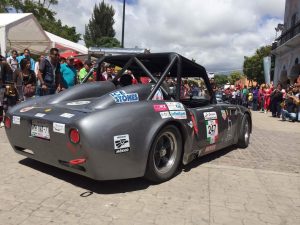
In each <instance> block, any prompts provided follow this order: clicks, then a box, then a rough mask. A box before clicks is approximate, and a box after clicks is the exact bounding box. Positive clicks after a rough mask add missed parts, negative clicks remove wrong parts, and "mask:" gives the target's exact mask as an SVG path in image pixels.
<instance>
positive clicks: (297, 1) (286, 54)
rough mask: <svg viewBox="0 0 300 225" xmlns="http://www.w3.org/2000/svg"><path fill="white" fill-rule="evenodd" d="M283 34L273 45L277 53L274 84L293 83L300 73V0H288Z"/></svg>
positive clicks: (279, 26)
mask: <svg viewBox="0 0 300 225" xmlns="http://www.w3.org/2000/svg"><path fill="white" fill-rule="evenodd" d="M275 29H276V31H279V30H280V31H281V35H280V36H279V37H278V38H277V39H276V41H275V43H273V46H272V54H273V55H275V71H274V84H277V83H278V82H281V83H282V84H284V85H286V84H287V83H293V82H294V80H295V78H297V76H298V75H299V74H300V0H286V2H285V13H284V24H278V27H277V28H275Z"/></svg>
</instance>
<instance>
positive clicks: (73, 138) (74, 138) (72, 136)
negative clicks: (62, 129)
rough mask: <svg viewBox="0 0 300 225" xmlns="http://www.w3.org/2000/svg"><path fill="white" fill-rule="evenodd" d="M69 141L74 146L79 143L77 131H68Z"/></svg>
mask: <svg viewBox="0 0 300 225" xmlns="http://www.w3.org/2000/svg"><path fill="white" fill-rule="evenodd" d="M70 140H71V142H72V143H74V144H78V143H79V141H80V135H79V131H78V130H77V129H71V130H70Z"/></svg>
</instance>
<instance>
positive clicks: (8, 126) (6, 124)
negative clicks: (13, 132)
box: [4, 116, 11, 129]
mask: <svg viewBox="0 0 300 225" xmlns="http://www.w3.org/2000/svg"><path fill="white" fill-rule="evenodd" d="M4 124H5V127H6V128H8V129H9V128H11V120H10V118H9V117H8V116H6V117H5V120H4Z"/></svg>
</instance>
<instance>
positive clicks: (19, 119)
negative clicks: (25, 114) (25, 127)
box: [12, 116, 21, 125]
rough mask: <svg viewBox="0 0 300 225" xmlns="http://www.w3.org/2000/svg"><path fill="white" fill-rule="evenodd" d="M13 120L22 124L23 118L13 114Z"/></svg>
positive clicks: (14, 122)
mask: <svg viewBox="0 0 300 225" xmlns="http://www.w3.org/2000/svg"><path fill="white" fill-rule="evenodd" d="M12 122H13V124H17V125H20V124H21V118H20V117H19V116H13V120H12Z"/></svg>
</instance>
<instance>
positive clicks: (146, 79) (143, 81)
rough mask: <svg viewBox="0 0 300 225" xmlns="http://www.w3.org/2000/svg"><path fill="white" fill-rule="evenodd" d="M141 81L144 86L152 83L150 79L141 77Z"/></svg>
mask: <svg viewBox="0 0 300 225" xmlns="http://www.w3.org/2000/svg"><path fill="white" fill-rule="evenodd" d="M140 80H141V83H142V84H149V82H150V78H149V77H141V78H140Z"/></svg>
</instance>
